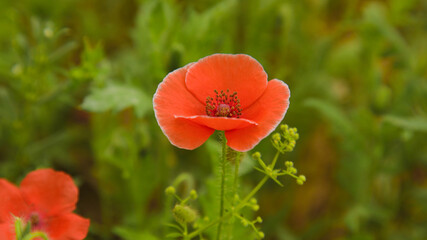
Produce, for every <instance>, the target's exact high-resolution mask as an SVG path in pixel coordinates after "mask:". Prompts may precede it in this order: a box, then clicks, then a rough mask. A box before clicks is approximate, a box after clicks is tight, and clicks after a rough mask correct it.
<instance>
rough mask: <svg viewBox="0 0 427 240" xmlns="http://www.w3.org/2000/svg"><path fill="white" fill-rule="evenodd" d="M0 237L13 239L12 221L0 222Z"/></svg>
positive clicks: (4, 239)
mask: <svg viewBox="0 0 427 240" xmlns="http://www.w3.org/2000/svg"><path fill="white" fill-rule="evenodd" d="M0 239H1V240H15V229H14V225H13V223H2V224H0Z"/></svg>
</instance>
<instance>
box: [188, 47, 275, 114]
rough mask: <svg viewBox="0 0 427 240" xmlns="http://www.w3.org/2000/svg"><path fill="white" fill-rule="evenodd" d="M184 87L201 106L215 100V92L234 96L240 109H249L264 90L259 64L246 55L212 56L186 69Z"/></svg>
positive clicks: (265, 78) (265, 77)
mask: <svg viewBox="0 0 427 240" xmlns="http://www.w3.org/2000/svg"><path fill="white" fill-rule="evenodd" d="M185 84H186V85H187V88H188V90H189V91H190V92H192V93H193V94H194V96H196V97H197V98H198V99H199V101H200V102H202V103H204V102H205V100H206V97H208V96H210V97H214V95H215V92H214V90H217V91H219V92H220V91H221V90H224V91H226V90H227V89H228V90H230V92H231V93H233V92H237V96H238V98H239V100H240V104H241V106H242V108H243V109H244V108H246V107H248V106H250V105H251V104H252V103H253V102H255V100H256V99H257V98H258V97H260V96H261V95H262V93H263V92H264V91H265V89H266V88H267V74H266V73H265V71H264V68H263V67H262V66H261V64H260V63H259V62H258V61H257V60H255V59H254V58H252V57H251V56H249V55H245V54H235V55H234V54H213V55H210V56H207V57H204V58H202V59H200V60H199V61H198V62H197V63H194V64H193V65H192V66H190V67H189V69H188V72H187V76H186V80H185Z"/></svg>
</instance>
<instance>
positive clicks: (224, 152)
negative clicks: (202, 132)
mask: <svg viewBox="0 0 427 240" xmlns="http://www.w3.org/2000/svg"><path fill="white" fill-rule="evenodd" d="M221 137H222V156H221V193H220V202H219V218H222V217H223V216H224V199H225V193H224V192H225V171H226V170H225V168H226V164H227V162H226V161H227V139H226V138H225V134H224V132H222V133H221ZM221 230H222V221H220V222H219V224H218V230H217V235H216V239H217V240H220V239H221Z"/></svg>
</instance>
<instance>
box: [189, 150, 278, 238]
mask: <svg viewBox="0 0 427 240" xmlns="http://www.w3.org/2000/svg"><path fill="white" fill-rule="evenodd" d="M224 145H225V146H226V142H225V143H224ZM279 155H280V152H279V151H278V152H277V153H276V155H275V156H274V158H273V161H272V162H271V164H270V166H271V168H273V169H274V167H275V166H276V162H277V159H278V158H279ZM223 157H224V148H223ZM224 159H225V157H224V158H223V159H222V160H223V161H224V163H225V160H224ZM236 171H237V170H235V173H236ZM223 173H225V168H223ZM224 175H225V174H224ZM224 175H223V176H224ZM269 178H270V177H269V176H267V175H266V176H264V178H263V179H261V181H260V182H259V183H258V185H256V187H255V188H254V189H253V190H252V191H251V192H250V193H249V194H248V195H247V196H246V197H245V198H244V199H243V200H242V201H241V202H240V204H239V205H237V207H236V208H235V209H234V212H238V211H239V210H240V209H242V208H243V207H245V206H246V204H247V203H248V201H249V200H250V199H251V198H252V197H253V196H254V195H255V194H256V193H257V192H258V191H259V190H260V189H261V187H262V186H264V184H265V183H266V182H267V180H268V179H269ZM224 180H225V178H224ZM222 187H223V186H222ZM222 190H223V188H222ZM221 199H222V197H221ZM222 202H223V201H222ZM234 212H229V213H227V214H225V215H224V214H222V215H220V217H219V218H217V219H216V220H214V221H212V222H210V223H209V224H207V225H205V226H203V227H201V228H199V229H197V230H196V231H194V232H192V233H190V234H189V235H188V238H189V239H192V238H194V237H196V236H197V235H199V234H200V233H202V232H204V231H205V230H206V229H208V228H210V227H212V226H214V225H215V224H217V223H218V234H217V240H219V239H220V234H219V233H220V231H219V230H220V229H221V225H222V222H223V221H224V219H226V218H227V217H229V216H231V215H232V214H233V213H234ZM221 213H223V211H221Z"/></svg>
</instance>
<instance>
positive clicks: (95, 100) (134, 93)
mask: <svg viewBox="0 0 427 240" xmlns="http://www.w3.org/2000/svg"><path fill="white" fill-rule="evenodd" d="M81 107H82V108H83V109H84V110H87V111H90V112H106V111H113V112H120V111H122V110H123V109H126V108H128V107H133V108H134V110H135V114H136V116H137V117H142V116H143V115H144V114H145V113H146V112H148V111H149V110H150V109H152V107H151V99H150V98H149V97H148V96H147V95H146V94H145V93H144V92H142V91H141V90H139V89H137V88H135V87H131V86H124V85H116V84H113V85H109V86H107V87H105V88H102V89H95V90H93V92H92V93H91V94H89V95H88V96H86V98H85V99H84V100H83V103H82V105H81Z"/></svg>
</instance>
